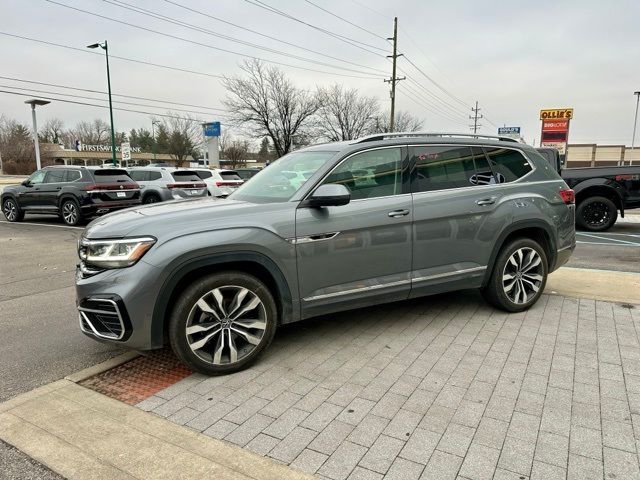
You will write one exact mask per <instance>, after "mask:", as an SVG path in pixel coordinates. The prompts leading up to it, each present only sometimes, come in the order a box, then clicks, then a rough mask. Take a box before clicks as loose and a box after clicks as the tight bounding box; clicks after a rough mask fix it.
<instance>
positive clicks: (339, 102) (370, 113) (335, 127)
mask: <svg viewBox="0 0 640 480" xmlns="http://www.w3.org/2000/svg"><path fill="white" fill-rule="evenodd" d="M318 98H319V100H320V108H319V110H318V113H317V123H316V128H317V133H318V134H319V135H320V136H321V137H322V138H326V139H327V140H329V141H330V142H338V141H341V140H353V139H354V138H358V137H361V136H363V135H364V134H366V133H368V132H370V131H371V130H372V128H373V126H374V122H375V118H376V117H377V116H378V113H379V109H380V107H379V105H378V100H377V99H376V98H375V97H365V96H361V95H360V94H359V93H358V90H357V89H355V88H353V89H350V90H346V89H343V88H342V85H339V84H334V85H332V86H330V87H328V88H319V89H318Z"/></svg>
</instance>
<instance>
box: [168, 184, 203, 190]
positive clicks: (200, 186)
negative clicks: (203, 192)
mask: <svg viewBox="0 0 640 480" xmlns="http://www.w3.org/2000/svg"><path fill="white" fill-rule="evenodd" d="M206 186H207V184H206V183H167V188H169V189H173V188H205V187H206Z"/></svg>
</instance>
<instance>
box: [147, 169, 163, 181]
mask: <svg viewBox="0 0 640 480" xmlns="http://www.w3.org/2000/svg"><path fill="white" fill-rule="evenodd" d="M161 178H162V173H160V172H155V171H153V170H151V171H150V172H149V176H148V178H147V180H160V179H161Z"/></svg>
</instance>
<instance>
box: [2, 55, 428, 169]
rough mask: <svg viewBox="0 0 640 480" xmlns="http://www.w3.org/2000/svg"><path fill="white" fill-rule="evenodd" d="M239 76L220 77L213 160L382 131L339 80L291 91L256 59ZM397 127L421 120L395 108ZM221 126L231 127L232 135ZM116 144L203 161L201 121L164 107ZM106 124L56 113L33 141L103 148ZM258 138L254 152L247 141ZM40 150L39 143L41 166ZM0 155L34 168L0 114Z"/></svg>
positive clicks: (27, 144) (21, 127) (21, 129)
mask: <svg viewBox="0 0 640 480" xmlns="http://www.w3.org/2000/svg"><path fill="white" fill-rule="evenodd" d="M241 70H242V74H241V75H238V76H232V77H225V78H224V80H223V85H224V87H225V88H226V92H227V95H226V97H225V99H224V100H223V103H224V105H225V106H226V108H227V110H228V111H229V113H227V114H226V116H227V117H228V119H227V121H225V122H223V131H222V136H221V137H220V151H221V155H220V156H221V158H223V159H227V160H229V163H230V164H231V167H237V166H241V165H242V164H243V163H244V162H245V161H246V159H247V157H248V156H251V157H252V158H257V159H260V160H262V161H267V160H275V159H277V158H279V157H281V156H283V155H286V154H287V153H289V152H290V151H291V150H294V149H297V148H301V147H304V146H306V145H310V144H313V143H321V142H335V141H343V140H352V139H355V138H358V137H361V136H364V135H367V134H371V133H382V132H388V131H389V123H390V118H389V112H387V111H384V110H383V109H382V108H381V106H380V103H379V101H378V100H377V99H376V98H375V97H368V96H365V95H362V94H360V92H359V91H358V90H357V89H355V88H354V89H348V88H345V87H344V86H342V85H340V84H333V85H330V86H328V87H316V89H315V90H304V89H301V88H298V87H297V86H296V85H294V84H293V82H292V81H291V80H290V79H289V78H287V76H286V75H285V74H284V72H283V71H282V70H280V69H278V68H276V67H267V66H265V65H264V64H263V63H262V62H260V61H258V60H254V61H246V62H244V63H243V64H242V65H241ZM395 124H396V128H395V129H396V130H397V131H417V130H419V129H420V128H422V125H423V121H422V120H421V119H419V118H417V117H415V116H413V115H411V114H409V113H407V112H402V111H400V112H397V113H396V119H395ZM229 129H232V130H233V131H235V132H236V136H235V137H233V136H232V135H231V134H230V133H229ZM115 136H116V145H120V144H121V143H122V142H126V141H128V142H129V143H130V144H131V146H132V147H140V148H141V150H142V151H145V152H156V153H159V154H163V153H164V154H169V155H171V156H172V158H174V159H175V161H176V163H177V165H182V164H183V163H184V162H185V161H186V160H187V159H189V158H190V157H191V158H203V156H204V153H203V150H202V146H203V137H202V127H201V120H199V119H196V118H195V117H190V116H184V115H180V114H177V113H176V114H173V113H171V112H168V114H167V116H166V117H163V118H161V119H156V118H152V119H151V122H150V128H147V127H139V128H134V129H132V130H130V131H129V132H124V131H118V132H116V134H115ZM110 137H111V132H110V128H109V124H108V123H107V122H105V121H104V120H102V119H94V120H92V121H81V122H78V123H77V124H76V125H75V126H73V127H71V128H67V127H66V126H65V124H64V122H63V121H62V120H61V119H59V118H49V119H48V120H46V121H45V122H44V124H43V125H42V126H41V127H40V128H39V132H38V138H39V141H40V142H41V144H55V145H63V146H64V147H65V148H71V149H72V148H74V146H75V142H76V141H79V142H81V143H83V144H85V145H109V144H110V142H111V138H110ZM256 140H257V141H259V149H258V150H257V151H256V152H251V145H252V144H254V142H255V141H256ZM48 154H50V152H48V151H47V148H42V147H41V155H42V158H43V164H47V155H48ZM0 158H1V159H2V170H3V172H4V173H6V174H28V173H31V172H32V171H33V170H34V169H35V153H34V146H33V139H32V136H31V129H30V127H29V126H27V125H25V124H21V123H20V122H17V121H16V120H13V119H9V118H7V117H5V116H0Z"/></svg>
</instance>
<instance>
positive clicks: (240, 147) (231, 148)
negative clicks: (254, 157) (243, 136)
mask: <svg viewBox="0 0 640 480" xmlns="http://www.w3.org/2000/svg"><path fill="white" fill-rule="evenodd" d="M248 152H249V142H247V141H246V140H231V141H230V142H228V144H227V146H226V148H225V150H224V158H225V159H226V160H229V166H230V167H231V168H238V167H244V166H246V164H247V153H248Z"/></svg>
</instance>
